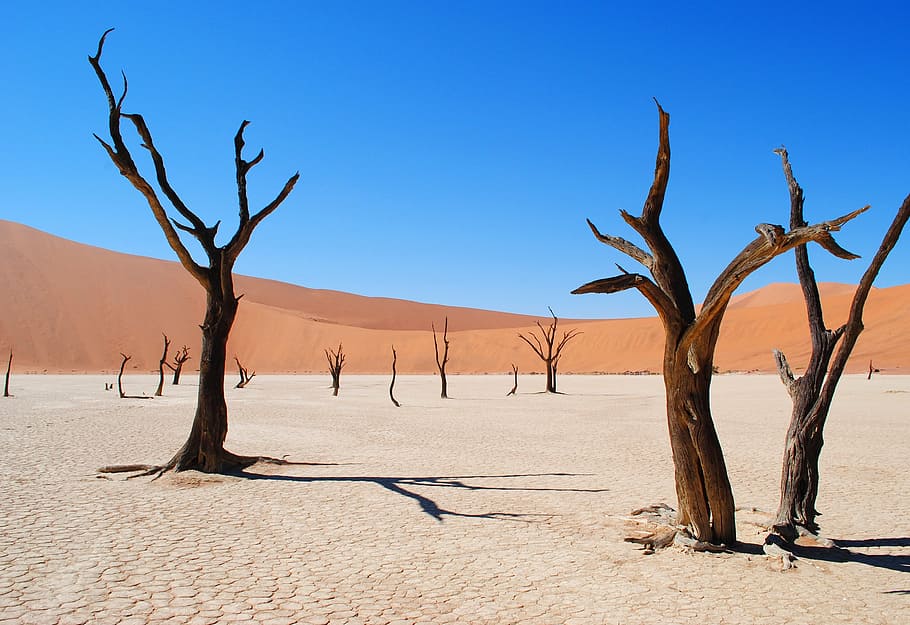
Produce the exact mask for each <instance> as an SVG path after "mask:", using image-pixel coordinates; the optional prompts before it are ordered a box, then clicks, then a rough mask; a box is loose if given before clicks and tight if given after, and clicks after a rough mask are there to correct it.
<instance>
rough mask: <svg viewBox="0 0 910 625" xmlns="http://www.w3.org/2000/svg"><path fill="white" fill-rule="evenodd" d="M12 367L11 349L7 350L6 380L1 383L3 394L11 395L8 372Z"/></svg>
mask: <svg viewBox="0 0 910 625" xmlns="http://www.w3.org/2000/svg"><path fill="white" fill-rule="evenodd" d="M12 368H13V350H9V361H8V362H7V363H6V381H5V382H4V383H3V396H4V397H12V395H10V394H9V372H10V371H11V370H12Z"/></svg>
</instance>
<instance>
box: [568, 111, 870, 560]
mask: <svg viewBox="0 0 910 625" xmlns="http://www.w3.org/2000/svg"><path fill="white" fill-rule="evenodd" d="M657 108H658V113H659V117H660V141H659V148H658V151H657V164H656V167H655V171H654V181H653V182H652V184H651V189H650V191H649V193H648V197H647V200H646V201H645V204H644V208H643V209H642V214H641V216H640V217H635V216H633V215H630V214H629V213H627V212H626V211H620V215H621V216H622V218H623V220H624V221H625V222H626V223H627V224H628V225H629V226H631V228H632V229H633V230H635V232H637V233H638V234H639V235H640V236H641V237H642V239H644V241H645V244H646V245H647V247H648V249H649V250H650V252H646V251H645V250H643V249H641V248H640V247H638V246H637V245H635V244H633V243H630V242H629V241H626V240H625V239H622V238H620V237H615V236H609V235H604V234H601V233H600V231H598V230H597V228H596V227H595V226H594V224H593V223H591V222H590V221H588V226H590V228H591V231H592V232H593V233H594V236H595V237H596V238H597V240H598V241H600V242H602V243H605V244H606V245H609V246H610V247H612V248H614V249H616V250H618V251H620V252H622V253H624V254H626V255H627V256H629V257H631V258H632V259H633V260H635V261H637V262H639V263H641V264H642V265H643V266H644V267H645V268H646V269H648V271H649V272H650V274H651V278H648V277H647V276H645V275H642V274H638V273H629V272H627V271H626V270H625V269H623V268H622V267H619V270H620V272H621V275H619V276H615V277H612V278H605V279H602V280H595V281H593V282H589V283H588V284H585V285H583V286H581V287H579V288H577V289H575V290H574V291H572V292H573V293H616V292H618V291H625V290H627V289H632V288H634V289H637V290H638V291H639V292H640V293H641V294H642V295H644V296H645V298H646V299H647V300H648V301H649V302H650V303H651V305H652V306H654V308H655V310H656V311H657V314H658V316H659V317H660V320H661V322H662V324H663V328H664V334H665V337H666V341H665V345H664V358H663V377H664V385H665V389H666V402H667V422H668V427H669V431H670V445H671V448H672V451H673V464H674V468H675V473H676V494H677V498H678V499H679V511H678V518H677V521H678V524H679V525H681V526H685V527H687V528H688V531H689V533H691V534H692V536H693V537H694V538H695V539H696V540H698V541H701V542H704V543H714V544H728V545H729V544H732V543H733V542H735V540H736V525H735V518H734V517H735V508H734V502H733V492H732V490H731V488H730V482H729V479H728V478H727V469H726V465H725V463H724V456H723V452H722V450H721V447H720V442H719V441H718V438H717V432H716V430H715V428H714V421H713V419H712V418H711V403H710V387H711V376H712V372H713V366H714V350H715V346H716V343H717V337H718V334H719V332H720V324H721V321H722V319H723V316H724V313H725V312H726V309H727V305H728V304H729V302H730V297H731V296H732V294H733V292H734V291H735V290H736V288H737V287H738V286H739V285H740V284H741V283H742V281H743V280H745V278H746V277H747V276H748V275H749V274H751V273H752V272H753V271H755V270H756V269H758V268H759V267H761V266H763V265H765V264H766V263H767V262H768V261H770V260H771V259H772V258H774V257H775V256H778V255H780V254H783V253H784V252H787V251H788V250H791V249H793V248H794V247H795V246H797V245H800V244H802V243H807V242H809V241H815V242H816V243H819V244H820V245H821V246H822V247H824V248H825V249H827V250H828V251H829V252H831V253H833V254H835V255H836V256H839V257H841V258H855V256H854V255H853V254H850V253H849V252H847V251H846V250H844V249H843V248H841V247H840V246H839V245H837V243H836V242H835V241H834V239H833V238H832V236H831V233H832V232H833V231H836V230H839V229H840V227H841V226H842V225H843V224H844V223H846V222H847V221H849V220H851V219H853V218H854V217H856V216H857V215H858V214H860V213H861V212H863V211H865V210H866V208H868V207H866V208H862V209H859V210H857V211H854V212H852V213H850V214H848V215H845V216H843V217H840V218H838V219H835V220H832V221H829V222H824V223H821V224H817V225H813V226H802V227H798V228H793V229H791V230H790V231H789V232H787V231H785V230H784V228H782V227H781V226H777V225H771V224H760V225H758V226H756V228H755V230H756V232H757V233H758V237H757V238H756V239H755V240H753V241H752V242H751V243H749V244H748V245H746V247H745V248H743V250H742V251H741V252H740V253H739V254H738V255H737V256H736V257H735V258H734V259H733V261H732V262H731V263H730V264H729V265H728V266H727V268H726V269H724V270H723V271H722V272H721V274H720V275H719V276H718V277H717V279H716V280H715V281H714V284H713V285H712V286H711V288H710V289H709V290H708V294H707V296H706V297H705V300H704V303H703V304H702V307H701V310H700V311H699V313H698V314H697V315H696V313H695V305H694V303H693V300H692V295H691V293H690V290H689V284H688V281H687V279H686V274H685V272H684V271H683V267H682V264H681V263H680V260H679V258H678V257H677V255H676V252H675V251H674V249H673V247H672V246H671V245H670V242H669V241H668V240H667V237H666V235H665V234H664V232H663V229H662V228H661V225H660V214H661V210H662V209H663V202H664V194H665V192H666V189H667V182H668V180H669V175H670V133H669V127H670V116H669V115H668V114H667V113H666V112H665V111H664V110H663V109H662V108H661V107H660V104H658V105H657Z"/></svg>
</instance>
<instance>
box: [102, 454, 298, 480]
mask: <svg viewBox="0 0 910 625" xmlns="http://www.w3.org/2000/svg"><path fill="white" fill-rule="evenodd" d="M178 456H179V454H178ZM178 456H174V457H173V458H171V460H170V461H168V462H167V464H161V465H157V464H117V465H111V466H106V467H101V468H99V469H98V473H135V475H129V476H127V478H126V479H128V480H131V479H133V478H137V477H152V481H154V480H157V479H158V478H159V477H161V476H162V475H164V474H165V473H167V472H169V471H174V472H175V473H179V472H182V471H201V469H200V468H199V467H195V466H181V465H180V464H179V462H178ZM259 463H264V464H274V465H291V464H307V463H304V462H291V461H289V460H286V459H285V458H273V457H271V456H240V455H237V454H234V453H231V452H229V451H227V450H225V451H224V453H223V456H222V458H221V466H220V467H219V470H217V471H210V472H208V473H218V474H224V475H230V474H232V473H238V472H240V471H243V470H244V469H247V468H249V467H251V466H253V465H254V464H259Z"/></svg>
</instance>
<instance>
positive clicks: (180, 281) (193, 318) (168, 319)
mask: <svg viewBox="0 0 910 625" xmlns="http://www.w3.org/2000/svg"><path fill="white" fill-rule="evenodd" d="M237 289H238V292H242V293H244V294H245V296H244V299H243V300H242V302H241V306H240V312H239V314H238V318H237V323H236V326H235V330H234V333H233V335H232V338H231V343H230V345H229V354H230V355H234V354H236V355H237V356H239V357H240V359H241V360H242V361H243V362H244V364H245V365H247V366H249V367H250V368H251V369H254V370H257V371H259V372H266V371H273V372H277V371H291V372H293V371H296V372H313V371H322V370H324V369H325V355H324V352H323V350H324V349H325V348H327V347H334V346H337V345H338V343H339V342H343V343H344V348H345V352H346V353H347V354H348V358H347V366H346V368H345V371H349V372H351V373H354V372H361V373H384V372H387V371H389V366H390V362H391V349H390V348H391V345H392V344H394V345H395V347H396V349H397V350H398V365H399V371H401V372H403V373H431V372H433V371H435V362H434V360H433V358H434V354H433V338H432V333H431V332H430V330H429V328H430V323H432V322H435V323H437V324H438V323H441V321H442V319H443V318H444V317H445V316H448V318H449V328H450V332H449V337H450V340H451V352H450V363H449V368H448V370H449V371H451V372H452V373H484V372H502V371H509V370H510V364H511V363H515V364H517V365H518V366H519V367H520V368H521V370H522V371H526V372H529V371H539V370H542V367H540V366H539V360H537V358H536V357H535V356H534V355H533V354H532V353H531V351H530V349H529V348H528V347H527V346H526V345H525V344H524V343H522V342H520V341H519V340H518V338H517V334H518V333H519V332H526V331H528V330H530V329H531V328H533V327H534V322H535V320H536V318H535V317H529V316H523V315H514V314H508V313H500V312H491V311H484V310H475V309H469V308H459V307H449V306H438V305H431V304H421V303H417V302H409V301H404V300H396V299H388V298H371V297H363V296H358V295H352V294H348V293H341V292H337V291H326V290H313V289H307V288H304V287H299V286H294V285H290V284H285V283H281V282H276V281H272V280H263V279H259V278H250V277H246V276H238V277H237ZM821 290H822V294H823V297H824V299H825V304H826V313H827V319H828V322H829V324H832V325H833V324H836V323H841V322H842V321H843V320H844V319H845V315H846V310H847V307H848V305H849V301H850V298H851V296H852V292H853V287H851V286H849V285H841V284H824V285H822V289H821ZM0 292H2V293H3V299H2V302H3V304H2V309H0V350H3V351H5V350H6V349H7V348H8V347H12V349H13V350H14V351H15V361H14V366H15V368H16V369H17V370H19V371H49V372H70V371H72V372H83V371H113V370H116V368H117V367H118V366H119V363H120V356H119V353H120V352H125V353H127V354H131V355H132V356H133V358H132V360H131V361H130V363H129V366H130V368H131V370H139V371H150V370H152V369H156V368H157V363H158V359H159V357H160V354H161V343H162V341H161V332H167V334H168V336H169V337H170V338H171V339H172V349H173V348H174V347H179V346H181V345H184V344H185V345H188V346H189V347H190V354H191V356H192V357H193V358H194V360H190V362H189V363H188V366H189V367H191V368H194V367H193V365H195V364H196V360H195V358H197V357H198V351H199V349H198V348H199V341H200V336H199V328H198V323H199V321H200V320H201V319H202V316H203V312H204V296H203V292H202V289H201V288H200V287H199V285H198V284H197V283H196V282H195V281H194V280H193V279H192V278H190V277H189V276H188V274H187V273H186V272H185V271H184V270H183V269H182V268H181V267H180V266H179V265H178V264H177V263H176V262H170V261H162V260H155V259H150V258H144V257H138V256H131V255H127V254H120V253H116V252H111V251H108V250H103V249H100V248H95V247H91V246H87V245H83V244H79V243H75V242H72V241H68V240H65V239H61V238H58V237H54V236H52V235H49V234H46V233H43V232H40V231H37V230H34V229H32V228H29V227H27V226H23V225H20V224H16V223H12V222H8V221H2V220H0ZM908 302H910V285H906V286H900V287H893V288H888V289H875V290H874V291H873V293H872V295H871V296H870V298H869V302H868V304H867V306H866V315H865V324H866V331H865V332H864V333H863V335H862V336H861V338H860V340H859V342H858V344H857V346H856V349H855V350H854V356H853V358H852V360H851V364H850V369H851V370H852V371H862V370H865V369H866V368H867V367H868V362H869V360H870V358H871V359H873V360H874V361H875V364H876V366H877V367H880V368H882V369H883V370H884V371H890V372H903V371H904V370H906V368H907V367H908V366H910V349H908V348H910V340H908V338H907V334H906V332H904V331H903V330H904V328H905V327H906V326H907V321H908V313H907V310H908V306H907V305H908ZM804 318H805V312H804V309H803V304H802V299H801V294H800V289H799V287H798V286H797V285H792V284H774V285H770V286H768V287H765V288H763V289H760V290H758V291H754V292H752V293H746V294H743V295H740V296H737V297H736V298H735V299H734V301H733V302H732V303H731V306H730V310H729V313H728V314H727V318H726V321H725V323H724V326H723V329H722V331H721V337H720V341H719V343H718V350H717V358H716V364H717V366H718V368H719V369H720V370H722V371H726V370H734V371H751V370H761V371H771V370H773V368H774V363H773V360H772V358H771V349H772V348H773V347H780V348H782V349H783V350H784V351H785V353H786V354H787V355H788V357H789V358H790V361H791V364H793V366H794V367H795V368H797V369H798V368H799V367H800V366H802V365H803V363H804V362H805V360H806V358H807V355H808V349H809V345H808V337H807V333H806V329H805V321H804ZM544 321H545V320H544ZM563 325H564V327H565V328H569V327H577V328H578V329H580V330H581V331H582V332H583V334H582V335H581V336H580V337H579V338H578V339H576V340H575V341H574V342H573V343H571V344H570V346H569V347H568V348H567V349H566V352H565V356H564V357H563V360H562V363H561V367H560V370H561V371H562V372H564V373H570V372H579V373H580V372H611V373H612V372H623V371H640V370H650V371H655V372H656V371H659V370H660V363H661V354H662V349H663V333H662V331H661V328H660V323H659V321H658V320H657V319H656V318H645V319H618V320H603V321H565V322H563Z"/></svg>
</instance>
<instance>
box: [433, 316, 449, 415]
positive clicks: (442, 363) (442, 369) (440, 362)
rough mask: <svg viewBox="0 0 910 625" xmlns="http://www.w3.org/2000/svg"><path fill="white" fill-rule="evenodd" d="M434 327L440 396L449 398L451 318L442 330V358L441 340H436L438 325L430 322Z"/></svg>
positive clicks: (447, 319) (434, 345)
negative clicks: (447, 374) (440, 355)
mask: <svg viewBox="0 0 910 625" xmlns="http://www.w3.org/2000/svg"><path fill="white" fill-rule="evenodd" d="M430 327H431V328H432V329H433V347H434V348H435V349H436V368H437V369H439V380H440V383H441V384H442V391H441V392H440V394H439V396H440V397H441V398H442V399H448V398H449V393H448V388H449V387H448V382H447V381H446V363H448V362H449V318H448V317H446V322H445V328H444V329H443V331H442V343H443V352H442V358H441V359H440V357H439V342H438V341H437V340H436V326H434V325H433V324H430Z"/></svg>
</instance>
